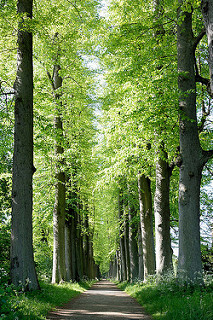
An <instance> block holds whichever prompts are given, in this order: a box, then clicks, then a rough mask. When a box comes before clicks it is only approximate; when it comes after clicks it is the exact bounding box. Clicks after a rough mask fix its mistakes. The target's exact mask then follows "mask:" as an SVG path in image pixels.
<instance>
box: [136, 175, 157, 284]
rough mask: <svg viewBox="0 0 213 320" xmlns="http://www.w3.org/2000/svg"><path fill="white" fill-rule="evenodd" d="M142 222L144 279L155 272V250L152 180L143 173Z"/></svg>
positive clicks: (141, 184) (139, 187)
mask: <svg viewBox="0 0 213 320" xmlns="http://www.w3.org/2000/svg"><path fill="white" fill-rule="evenodd" d="M138 193H139V203H140V224H141V232H142V242H143V260H144V280H146V278H147V276H148V275H152V274H154V273H155V250H154V236H153V221H152V194H151V186H150V180H149V178H148V177H145V175H143V174H139V176H138Z"/></svg>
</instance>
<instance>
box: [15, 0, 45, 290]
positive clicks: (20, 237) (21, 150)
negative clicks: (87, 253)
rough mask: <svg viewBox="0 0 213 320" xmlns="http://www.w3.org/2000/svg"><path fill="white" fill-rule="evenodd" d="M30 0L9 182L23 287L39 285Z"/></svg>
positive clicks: (22, 27) (23, 9) (21, 34)
mask: <svg viewBox="0 0 213 320" xmlns="http://www.w3.org/2000/svg"><path fill="white" fill-rule="evenodd" d="M32 6H33V1H31V0H29V1H28V0H19V1H18V3H17V12H18V15H19V19H20V21H19V25H18V40H17V46H18V49H17V75H16V80H15V83H14V90H15V129H14V156H13V186H12V233H11V258H10V260H11V280H12V282H13V283H14V285H16V286H19V285H21V286H22V287H23V289H24V290H25V291H27V290H34V289H38V288H39V284H38V280H37V275H36V271H35V264H34V258H33V245H32V176H33V172H34V171H35V168H34V166H33V64H32V33H31V30H30V21H31V19H32Z"/></svg>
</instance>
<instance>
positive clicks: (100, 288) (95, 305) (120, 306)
mask: <svg viewBox="0 0 213 320" xmlns="http://www.w3.org/2000/svg"><path fill="white" fill-rule="evenodd" d="M47 319H61V320H68V319H71V320H75V319H81V320H86V319H88V320H89V319H91V320H92V319H94V320H98V319H106V320H113V319H115V320H121V319H138V320H139V319H143V320H151V317H150V316H149V315H147V314H146V313H145V311H144V310H143V308H142V307H141V306H140V305H139V304H138V303H137V301H136V300H135V299H133V298H131V297H130V296H129V295H127V294H126V293H125V292H123V291H121V290H119V289H118V288H117V286H116V285H115V284H113V283H111V282H108V281H105V280H103V281H100V282H98V283H96V284H94V285H93V286H92V287H91V289H89V290H87V291H86V292H84V293H82V294H81V295H80V296H79V297H77V298H75V299H73V300H71V301H70V302H68V303H67V304H66V305H64V306H63V307H61V308H58V309H57V310H55V311H52V312H50V313H49V314H48V316H47Z"/></svg>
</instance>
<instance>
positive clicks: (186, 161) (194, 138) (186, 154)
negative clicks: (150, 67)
mask: <svg viewBox="0 0 213 320" xmlns="http://www.w3.org/2000/svg"><path fill="white" fill-rule="evenodd" d="M182 3H183V1H182V0H179V4H180V7H179V9H178V28H177V48H178V73H179V75H178V88H179V91H180V97H179V113H180V121H179V128H180V155H181V160H182V162H181V166H180V178H179V260H178V261H179V263H178V277H179V279H180V280H183V281H185V282H200V281H201V282H202V280H201V277H202V263H201V248H200V183H201V174H202V166H203V163H202V161H201V159H202V157H203V155H202V149H201V146H200V142H199V136H198V128H197V117H196V83H195V70H194V36H193V32H192V12H183V11H182V10H181V5H182Z"/></svg>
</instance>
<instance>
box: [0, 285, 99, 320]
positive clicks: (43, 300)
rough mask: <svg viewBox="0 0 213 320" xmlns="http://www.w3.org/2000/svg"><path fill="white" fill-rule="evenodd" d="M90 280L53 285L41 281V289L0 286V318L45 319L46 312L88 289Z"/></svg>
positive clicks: (14, 319) (19, 319) (0, 319)
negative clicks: (30, 290)
mask: <svg viewBox="0 0 213 320" xmlns="http://www.w3.org/2000/svg"><path fill="white" fill-rule="evenodd" d="M92 284H93V282H92V281H86V282H80V283H72V282H64V283H62V284H59V285H56V284H55V285H53V284H50V283H46V282H41V283H40V286H41V290H36V291H33V292H27V293H23V292H19V291H17V290H16V289H14V288H13V287H12V286H8V285H7V286H3V285H1V286H0V320H3V319H4V320H21V319H46V315H47V313H48V312H49V311H50V310H51V309H54V308H55V307H57V306H60V305H62V304H64V303H66V302H68V301H69V300H71V299H72V298H74V297H76V296H78V295H79V294H80V293H82V292H83V291H85V290H86V289H88V288H89V287H90V286H91V285H92Z"/></svg>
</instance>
